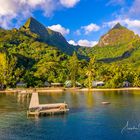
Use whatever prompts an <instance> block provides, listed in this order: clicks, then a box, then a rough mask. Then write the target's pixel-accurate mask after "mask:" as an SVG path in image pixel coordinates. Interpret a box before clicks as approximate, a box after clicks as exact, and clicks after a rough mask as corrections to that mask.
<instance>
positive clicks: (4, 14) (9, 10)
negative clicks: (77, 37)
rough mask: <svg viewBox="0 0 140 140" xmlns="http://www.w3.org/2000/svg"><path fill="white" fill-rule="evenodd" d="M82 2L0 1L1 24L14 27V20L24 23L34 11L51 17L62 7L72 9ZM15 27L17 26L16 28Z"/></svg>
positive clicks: (63, 0)
mask: <svg viewBox="0 0 140 140" xmlns="http://www.w3.org/2000/svg"><path fill="white" fill-rule="evenodd" d="M79 1H80V0H0V24H1V26H2V27H4V28H10V27H11V26H14V24H12V20H18V22H19V21H22V20H24V19H25V18H27V17H29V16H31V15H32V14H33V12H34V11H36V10H38V9H39V10H41V11H42V12H43V14H44V15H45V16H50V15H52V13H53V12H54V11H56V10H59V9H60V8H62V7H65V8H72V7H73V6H75V5H76V4H77V3H78V2H79ZM14 27H15V26H14Z"/></svg>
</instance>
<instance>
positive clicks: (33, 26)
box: [20, 17, 75, 55]
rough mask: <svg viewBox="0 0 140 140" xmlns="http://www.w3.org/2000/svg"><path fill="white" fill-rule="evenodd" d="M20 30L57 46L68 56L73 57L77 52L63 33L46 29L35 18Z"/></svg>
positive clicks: (30, 19) (29, 20)
mask: <svg viewBox="0 0 140 140" xmlns="http://www.w3.org/2000/svg"><path fill="white" fill-rule="evenodd" d="M20 30H22V31H26V32H32V33H35V34H37V35H38V36H39V39H40V41H43V42H45V43H47V44H49V45H52V46H55V47H57V48H58V49H60V50H61V51H63V52H65V53H66V54H69V55H71V54H72V53H73V52H74V51H75V47H74V46H72V45H70V44H69V43H68V42H67V41H66V39H65V38H64V37H63V35H62V34H61V33H59V32H56V31H53V30H51V29H49V28H46V27H45V26H44V25H42V24H41V23H40V22H38V21H37V20H36V19H34V18H33V17H30V18H29V19H28V20H27V21H26V23H25V24H24V25H23V26H22V27H21V28H20Z"/></svg>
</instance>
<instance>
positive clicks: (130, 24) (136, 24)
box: [104, 18, 140, 35]
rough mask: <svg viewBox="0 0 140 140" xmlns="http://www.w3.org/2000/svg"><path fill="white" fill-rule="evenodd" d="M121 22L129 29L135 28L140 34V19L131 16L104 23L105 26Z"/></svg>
mask: <svg viewBox="0 0 140 140" xmlns="http://www.w3.org/2000/svg"><path fill="white" fill-rule="evenodd" d="M118 22H119V23H120V24H122V25H123V26H126V27H127V28H128V29H131V30H133V31H134V32H135V33H136V34H139V35H140V20H137V19H134V20H133V19H129V18H125V19H116V20H113V21H109V22H106V23H104V26H105V27H106V26H108V27H111V28H112V27H113V26H114V25H115V24H116V23H118Z"/></svg>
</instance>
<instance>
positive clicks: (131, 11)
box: [129, 0, 140, 16]
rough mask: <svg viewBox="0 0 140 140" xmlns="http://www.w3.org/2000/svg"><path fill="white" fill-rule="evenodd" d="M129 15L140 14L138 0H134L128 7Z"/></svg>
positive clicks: (139, 2)
mask: <svg viewBox="0 0 140 140" xmlns="http://www.w3.org/2000/svg"><path fill="white" fill-rule="evenodd" d="M129 14H130V16H139V15H140V0H134V2H133V4H132V6H131V7H130V9H129Z"/></svg>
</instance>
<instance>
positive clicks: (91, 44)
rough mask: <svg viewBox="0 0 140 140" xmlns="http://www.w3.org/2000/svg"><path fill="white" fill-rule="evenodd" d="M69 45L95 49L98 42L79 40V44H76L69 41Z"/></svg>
mask: <svg viewBox="0 0 140 140" xmlns="http://www.w3.org/2000/svg"><path fill="white" fill-rule="evenodd" d="M69 44H72V45H75V46H76V45H80V46H84V47H93V46H95V45H97V44H98V41H89V40H86V39H84V40H82V39H81V40H79V41H78V42H75V41H74V40H70V41H69Z"/></svg>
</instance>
